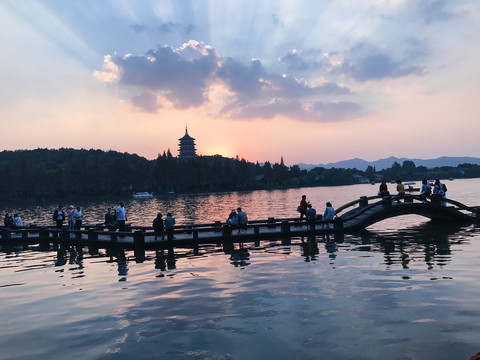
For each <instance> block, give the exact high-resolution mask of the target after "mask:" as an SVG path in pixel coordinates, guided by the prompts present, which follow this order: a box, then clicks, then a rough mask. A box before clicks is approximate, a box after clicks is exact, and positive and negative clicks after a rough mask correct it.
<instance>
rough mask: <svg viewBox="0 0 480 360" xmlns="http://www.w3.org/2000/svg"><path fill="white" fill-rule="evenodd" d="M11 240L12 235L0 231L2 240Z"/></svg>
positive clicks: (8, 232) (5, 231) (6, 231)
mask: <svg viewBox="0 0 480 360" xmlns="http://www.w3.org/2000/svg"><path fill="white" fill-rule="evenodd" d="M11 238H12V233H11V232H10V231H8V230H3V231H2V240H10V239H11Z"/></svg>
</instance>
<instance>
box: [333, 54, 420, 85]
mask: <svg viewBox="0 0 480 360" xmlns="http://www.w3.org/2000/svg"><path fill="white" fill-rule="evenodd" d="M423 71H424V69H423V68H422V67H420V66H416V65H409V64H404V63H402V62H395V61H394V60H393V59H392V58H391V57H390V56H389V55H387V54H384V53H373V54H368V55H362V56H359V57H357V58H356V59H354V60H351V61H350V62H345V63H344V64H343V66H342V72H344V73H347V74H349V75H351V76H352V77H353V78H354V79H355V80H357V81H367V80H381V79H384V78H388V77H402V76H407V75H411V74H416V75H419V74H422V72H423Z"/></svg>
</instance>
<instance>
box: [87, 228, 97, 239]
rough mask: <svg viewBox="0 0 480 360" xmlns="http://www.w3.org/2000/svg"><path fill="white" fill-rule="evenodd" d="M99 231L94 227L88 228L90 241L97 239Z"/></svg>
mask: <svg viewBox="0 0 480 360" xmlns="http://www.w3.org/2000/svg"><path fill="white" fill-rule="evenodd" d="M97 240H98V233H97V231H96V230H94V229H88V241H97Z"/></svg>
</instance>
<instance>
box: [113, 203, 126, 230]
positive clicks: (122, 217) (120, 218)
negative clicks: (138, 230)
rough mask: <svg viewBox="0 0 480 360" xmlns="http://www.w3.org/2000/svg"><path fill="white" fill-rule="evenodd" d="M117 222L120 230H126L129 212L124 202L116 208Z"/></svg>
mask: <svg viewBox="0 0 480 360" xmlns="http://www.w3.org/2000/svg"><path fill="white" fill-rule="evenodd" d="M115 214H116V216H115V217H116V219H117V224H118V231H125V221H127V213H126V211H125V207H124V206H123V202H120V204H119V205H118V206H117V208H116V209H115Z"/></svg>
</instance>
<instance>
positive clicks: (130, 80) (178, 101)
mask: <svg viewBox="0 0 480 360" xmlns="http://www.w3.org/2000/svg"><path fill="white" fill-rule="evenodd" d="M194 51H195V50H194ZM205 51H206V53H205V54H203V55H202V54H198V55H199V56H197V57H196V58H188V59H185V58H183V57H182V56H181V53H180V52H178V51H174V50H173V49H172V48H170V47H161V48H158V49H156V50H151V51H149V52H148V53H147V54H146V56H127V57H118V56H117V57H114V58H112V61H113V62H114V63H115V64H116V65H117V66H118V67H119V68H121V69H122V72H123V76H122V78H121V80H120V82H121V83H122V84H124V85H133V86H137V87H139V88H145V89H149V90H150V91H158V92H160V94H161V95H162V96H164V97H165V98H166V99H168V100H169V101H170V102H172V104H174V106H175V107H177V108H187V107H191V106H199V105H201V104H202V103H203V102H204V101H205V100H206V97H205V96H206V90H207V88H208V79H209V78H210V77H211V76H212V75H213V73H214V71H215V70H216V66H217V65H216V61H217V58H216V54H215V52H214V51H213V50H211V49H205Z"/></svg>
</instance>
